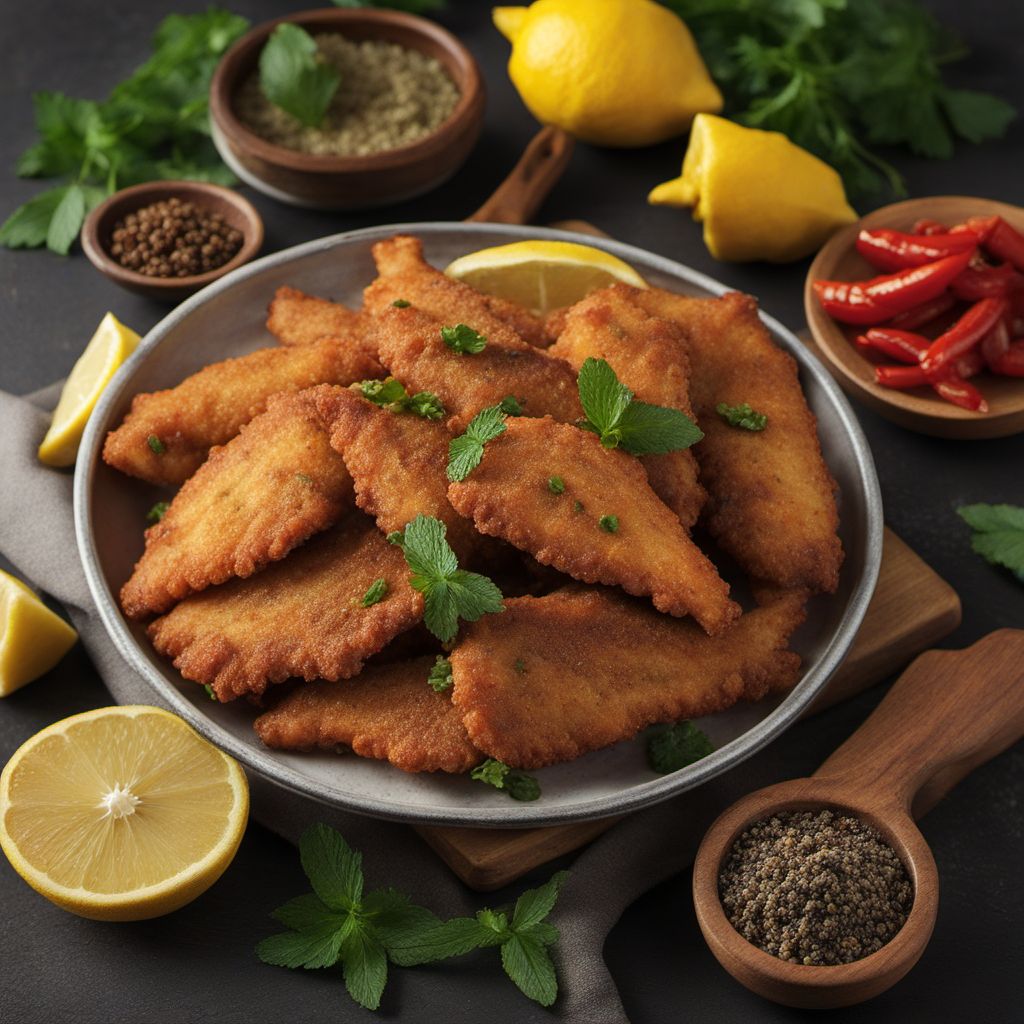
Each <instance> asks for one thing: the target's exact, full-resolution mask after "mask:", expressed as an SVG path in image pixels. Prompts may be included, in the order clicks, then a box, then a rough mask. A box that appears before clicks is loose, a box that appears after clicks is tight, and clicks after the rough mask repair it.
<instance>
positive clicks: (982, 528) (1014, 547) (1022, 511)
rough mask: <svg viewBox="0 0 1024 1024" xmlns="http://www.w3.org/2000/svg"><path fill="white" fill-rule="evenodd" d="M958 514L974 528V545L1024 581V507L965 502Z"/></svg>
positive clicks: (988, 560)
mask: <svg viewBox="0 0 1024 1024" xmlns="http://www.w3.org/2000/svg"><path fill="white" fill-rule="evenodd" d="M956 512H957V515H958V516H960V518H961V519H962V520H963V521H964V522H965V523H967V525H968V526H970V527H971V529H972V530H974V533H973V535H972V536H971V547H972V548H973V549H974V551H975V552H976V553H977V554H979V555H981V557H982V558H984V559H985V561H986V562H988V563H989V564H990V565H1001V566H1003V567H1004V568H1006V569H1009V570H1010V572H1012V573H1013V574H1014V575H1015V576H1016V577H1017V579H1019V580H1020V581H1021V583H1024V508H1021V506H1020V505H983V504H978V505H963V506H961V507H960V508H958V509H957V510H956Z"/></svg>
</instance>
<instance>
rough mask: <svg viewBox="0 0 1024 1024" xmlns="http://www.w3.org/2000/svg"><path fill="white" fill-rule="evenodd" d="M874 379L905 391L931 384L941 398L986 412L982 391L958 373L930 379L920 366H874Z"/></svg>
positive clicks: (885, 385)
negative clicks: (939, 378)
mask: <svg viewBox="0 0 1024 1024" xmlns="http://www.w3.org/2000/svg"><path fill="white" fill-rule="evenodd" d="M875 381H876V382H877V383H879V384H881V385H882V386H883V387H887V388H896V389H898V390H900V391H906V390H908V389H910V388H920V387H926V386H927V385H929V384H930V385H931V386H932V388H933V389H934V390H935V393H936V394H938V395H939V396H940V397H941V398H944V399H945V400H946V401H947V402H952V403H953V404H954V405H959V406H961V407H963V408H964V409H970V410H971V412H988V403H987V402H986V401H985V397H984V396H983V395H982V393H981V392H980V391H979V390H978V389H977V388H976V387H975V386H974V385H973V384H968V383H967V381H966V380H964V379H963V377H961V376H960V375H959V374H954V375H953V376H951V377H944V378H942V379H941V380H935V381H930V380H929V379H928V377H927V375H926V374H925V372H924V370H922V369H921V367H920V366H876V367H875Z"/></svg>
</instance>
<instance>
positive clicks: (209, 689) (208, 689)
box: [203, 683, 217, 700]
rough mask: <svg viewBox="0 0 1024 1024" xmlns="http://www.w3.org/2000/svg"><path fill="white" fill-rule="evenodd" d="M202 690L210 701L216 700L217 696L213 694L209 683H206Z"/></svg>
mask: <svg viewBox="0 0 1024 1024" xmlns="http://www.w3.org/2000/svg"><path fill="white" fill-rule="evenodd" d="M203 689H204V690H205V691H206V696H207V697H209V698H210V700H216V699H217V694H215V693H214V692H213V687H212V686H211V685H210V684H209V683H206V684H205V685H204V686H203Z"/></svg>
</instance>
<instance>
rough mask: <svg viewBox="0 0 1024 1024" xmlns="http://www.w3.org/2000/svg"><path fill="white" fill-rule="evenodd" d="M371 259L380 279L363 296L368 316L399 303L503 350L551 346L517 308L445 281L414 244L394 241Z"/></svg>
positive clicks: (377, 248) (404, 238)
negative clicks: (459, 325)
mask: <svg viewBox="0 0 1024 1024" xmlns="http://www.w3.org/2000/svg"><path fill="white" fill-rule="evenodd" d="M373 258H374V261H375V262H376V264H377V272H378V274H379V275H380V276H379V277H378V278H377V280H376V281H374V282H373V283H372V284H371V285H370V286H369V287H368V288H367V289H366V291H365V292H364V294H363V301H364V304H365V306H366V309H367V310H368V311H369V312H370V313H382V312H383V311H384V310H385V309H388V308H390V307H391V304H392V303H393V302H394V301H395V300H396V299H404V300H405V301H406V302H410V303H412V305H414V306H416V307H417V308H418V309H422V310H423V311H424V312H426V313H429V314H430V315H431V316H434V317H436V318H437V319H438V320H441V321H442V322H443V323H446V324H456V323H463V324H468V325H469V326H470V327H472V328H473V329H474V330H475V331H479V332H480V333H481V334H484V335H486V336H487V337H488V338H491V339H493V340H494V341H496V342H499V343H500V344H502V345H504V346H505V347H506V348H522V347H524V343H526V344H528V345H538V346H541V347H544V346H545V345H547V344H548V343H549V341H550V340H551V339H550V337H549V336H548V334H547V332H546V331H545V330H544V325H543V324H542V323H541V321H540V320H539V319H538V318H537V317H535V316H534V315H533V314H532V313H530V312H529V311H528V310H526V309H523V307H522V306H517V305H516V304H515V303H514V302H508V301H507V300H506V299H499V298H495V296H493V295H484V294H483V293H482V292H478V291H477V290H476V289H475V288H472V287H470V286H469V285H468V284H463V283H462V282H461V281H456V280H455V279H454V278H451V277H445V275H444V274H442V273H441V271H440V270H437V269H436V268H435V267H432V266H431V265H430V264H429V263H427V262H426V260H424V258H423V243H422V242H421V241H420V240H419V239H418V238H411V237H410V236H408V235H396V236H395V237H394V238H389V239H387V240H386V241H383V242H378V243H377V244H376V245H375V246H374V247H373Z"/></svg>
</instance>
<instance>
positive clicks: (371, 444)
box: [314, 386, 480, 561]
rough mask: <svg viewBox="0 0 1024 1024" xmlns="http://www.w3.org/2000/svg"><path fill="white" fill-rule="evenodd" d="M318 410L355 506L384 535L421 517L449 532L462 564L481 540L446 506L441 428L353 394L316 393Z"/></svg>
mask: <svg viewBox="0 0 1024 1024" xmlns="http://www.w3.org/2000/svg"><path fill="white" fill-rule="evenodd" d="M314 393H315V395H316V406H317V409H318V411H319V413H320V416H321V419H322V420H323V423H324V425H325V427H326V428H327V431H328V434H329V436H330V443H331V444H332V445H333V447H334V451H336V452H339V453H340V454H341V457H342V458H343V459H344V460H345V465H346V466H347V467H348V471H349V473H350V474H351V475H352V479H353V480H354V481H355V491H356V503H357V504H358V505H359V507H360V508H361V509H362V510H363V511H364V512H366V513H367V514H368V515H371V516H373V517H374V519H376V521H377V525H378V526H379V527H380V529H381V530H383V531H384V533H391V532H392V531H393V530H404V529H405V527H406V524H407V523H410V522H411V521H412V520H413V519H415V518H416V516H417V515H419V514H420V513H422V514H423V515H426V516H433V517H434V518H436V519H440V520H441V522H443V523H444V524H445V526H446V527H447V528H448V543H449V544H451V546H452V548H453V550H454V551H455V553H456V555H458V557H459V559H460V561H461V560H463V559H466V558H468V557H469V554H470V552H471V551H472V550H473V549H474V548H475V547H476V546H477V541H479V540H480V535H479V534H478V533H477V532H476V530H474V529H473V526H472V525H471V524H470V523H468V522H467V521H466V520H465V519H463V517H462V516H460V515H459V514H458V513H457V512H456V511H455V509H453V508H452V506H451V504H450V503H449V501H448V477H447V476H446V474H445V469H446V467H447V465H448V443H449V442H450V441H451V434H450V433H449V432H448V431H447V430H446V429H445V426H444V424H443V423H437V422H432V421H430V420H426V419H423V418H422V417H420V416H416V415H414V414H413V413H409V412H391V411H390V410H388V409H382V408H381V407H380V406H379V405H374V404H373V402H370V401H367V399H365V398H363V397H362V395H359V394H357V393H356V392H355V391H353V390H350V389H349V388H339V387H326V386H325V387H320V388H317V389H315V392H314Z"/></svg>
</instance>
